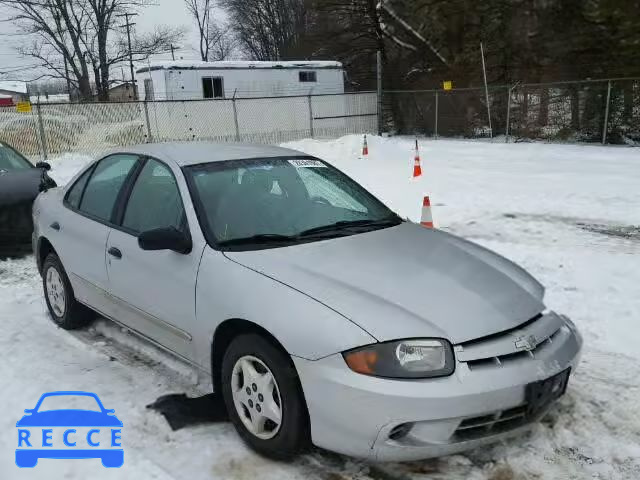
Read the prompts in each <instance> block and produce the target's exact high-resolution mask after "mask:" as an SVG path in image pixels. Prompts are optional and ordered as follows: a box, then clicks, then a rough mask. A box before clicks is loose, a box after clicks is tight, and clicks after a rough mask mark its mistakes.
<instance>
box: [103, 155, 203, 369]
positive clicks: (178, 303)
mask: <svg viewBox="0 0 640 480" xmlns="http://www.w3.org/2000/svg"><path fill="white" fill-rule="evenodd" d="M164 227H175V228H177V229H179V230H182V231H184V232H187V233H188V232H189V225H188V222H187V220H186V216H185V210H184V206H183V202H182V198H181V195H180V189H179V187H178V184H177V181H176V178H175V176H174V175H173V173H172V171H171V169H170V168H169V167H168V166H167V165H165V164H164V163H162V162H160V161H158V160H154V159H150V158H149V159H147V160H146V163H145V165H144V166H143V168H142V169H141V171H140V174H139V176H138V178H137V179H136V181H135V183H134V185H133V189H132V190H131V194H130V196H129V200H128V202H127V204H126V206H125V208H124V211H123V214H122V220H121V222H120V224H119V226H118V227H114V228H113V230H112V231H111V233H110V235H109V239H108V241H107V252H111V253H108V254H107V272H108V276H109V285H110V292H111V295H112V296H113V297H114V301H115V306H116V308H117V309H118V310H119V311H118V313H117V314H116V316H115V318H116V319H118V320H120V321H121V322H123V323H125V324H126V325H127V326H128V327H130V328H132V329H133V330H136V331H138V332H140V333H142V334H143V335H145V336H146V337H148V338H150V339H152V340H154V341H155V342H157V343H159V344H160V345H162V346H164V347H165V348H168V349H169V350H171V351H172V352H174V353H177V354H178V355H180V356H182V357H184V358H186V359H189V360H193V347H192V342H191V340H192V338H191V335H192V332H190V331H189V330H190V325H193V322H194V319H195V300H194V299H195V286H196V277H197V273H198V266H199V263H200V258H201V256H202V250H203V248H204V245H203V244H199V245H196V244H195V243H194V248H193V249H192V250H191V252H190V253H188V254H181V253H176V252H173V251H168V250H162V251H145V250H142V249H141V248H140V247H139V245H138V235H139V234H140V233H142V232H145V231H148V230H153V229H156V228H164Z"/></svg>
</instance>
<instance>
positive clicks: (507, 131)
mask: <svg viewBox="0 0 640 480" xmlns="http://www.w3.org/2000/svg"><path fill="white" fill-rule="evenodd" d="M510 120H511V86H508V87H507V128H506V130H505V133H504V137H505V138H504V143H509V122H510Z"/></svg>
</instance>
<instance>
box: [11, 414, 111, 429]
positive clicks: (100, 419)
mask: <svg viewBox="0 0 640 480" xmlns="http://www.w3.org/2000/svg"><path fill="white" fill-rule="evenodd" d="M16 426H17V427H121V426H122V422H121V421H120V420H119V419H118V417H116V416H115V415H107V414H106V413H101V412H92V411H89V410H50V411H46V412H38V413H32V414H30V415H25V416H24V417H22V418H21V419H20V420H18V423H16Z"/></svg>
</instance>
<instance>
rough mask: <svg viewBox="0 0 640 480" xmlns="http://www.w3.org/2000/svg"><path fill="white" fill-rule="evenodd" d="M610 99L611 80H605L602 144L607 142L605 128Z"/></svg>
mask: <svg viewBox="0 0 640 480" xmlns="http://www.w3.org/2000/svg"><path fill="white" fill-rule="evenodd" d="M610 100H611V80H609V81H608V82H607V104H606V106H605V108H604V127H603V128H602V144H603V145H605V144H606V143H607V128H608V127H609V101H610Z"/></svg>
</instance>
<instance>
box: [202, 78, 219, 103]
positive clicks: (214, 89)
mask: <svg viewBox="0 0 640 480" xmlns="http://www.w3.org/2000/svg"><path fill="white" fill-rule="evenodd" d="M202 96H203V97H204V98H222V97H224V88H222V77H204V78H203V79H202Z"/></svg>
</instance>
